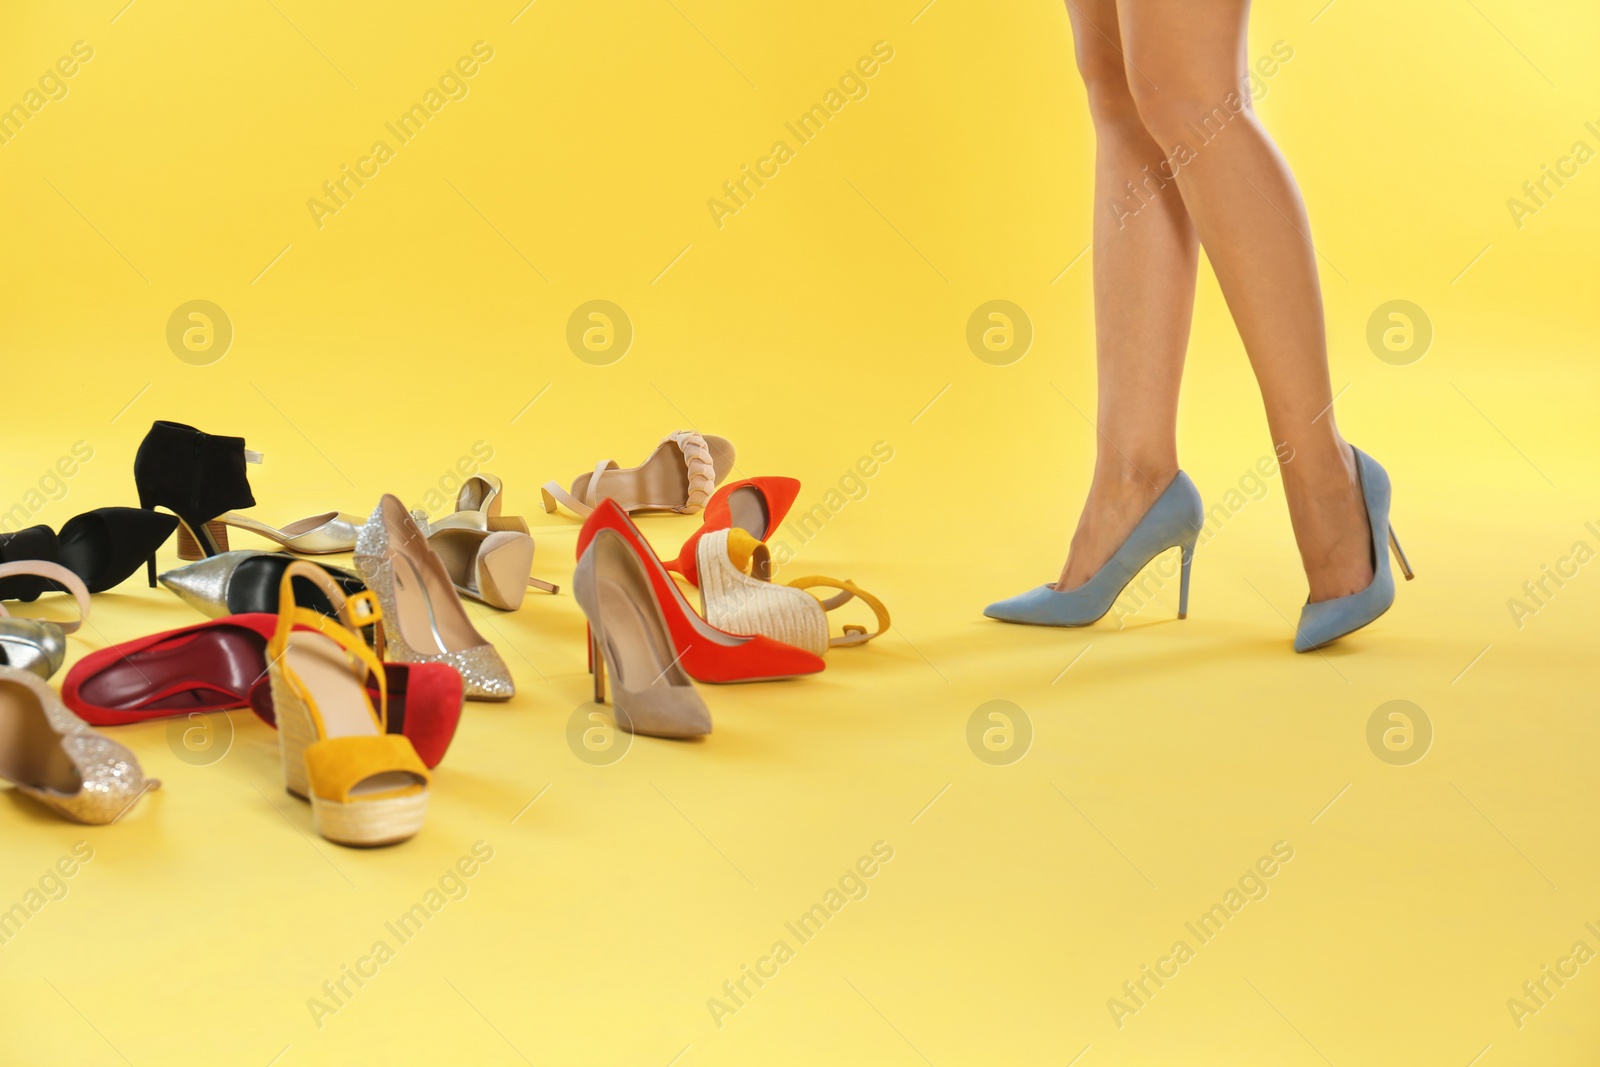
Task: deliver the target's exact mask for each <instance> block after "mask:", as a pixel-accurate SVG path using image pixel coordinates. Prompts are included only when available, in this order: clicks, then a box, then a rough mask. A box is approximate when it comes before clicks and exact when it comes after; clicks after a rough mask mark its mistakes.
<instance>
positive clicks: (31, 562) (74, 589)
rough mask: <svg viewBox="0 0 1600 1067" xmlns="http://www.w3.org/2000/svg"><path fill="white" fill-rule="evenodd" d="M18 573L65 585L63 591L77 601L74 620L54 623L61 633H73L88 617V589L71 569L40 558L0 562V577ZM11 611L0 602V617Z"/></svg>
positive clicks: (8, 576)
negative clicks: (76, 617) (76, 615)
mask: <svg viewBox="0 0 1600 1067" xmlns="http://www.w3.org/2000/svg"><path fill="white" fill-rule="evenodd" d="M18 574H29V575H32V576H34V577H36V578H48V579H50V580H51V581H52V582H55V583H57V584H58V585H61V586H64V587H65V590H64V591H65V592H68V593H71V594H72V598H73V599H74V600H76V601H77V602H78V619H77V621H76V622H62V623H57V624H56V625H58V626H60V627H61V632H62V633H68V634H70V633H75V632H76V631H77V629H78V627H80V626H82V625H83V624H84V622H85V621H87V620H88V618H89V590H88V588H87V587H86V586H85V585H84V584H83V579H82V578H79V577H78V576H77V575H76V574H74V573H73V572H72V571H69V570H67V568H65V567H63V566H61V564H59V563H50V562H48V561H47V560H42V559H19V560H17V561H15V562H13V563H0V578H10V577H12V576H14V575H18ZM10 614H11V613H10V612H9V611H7V610H6V608H5V605H4V604H3V603H0V617H5V616H8V615H10Z"/></svg>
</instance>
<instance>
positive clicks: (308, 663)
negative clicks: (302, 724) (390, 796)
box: [283, 630, 417, 797]
mask: <svg viewBox="0 0 1600 1067" xmlns="http://www.w3.org/2000/svg"><path fill="white" fill-rule="evenodd" d="M283 658H284V666H285V667H286V668H287V669H288V670H290V671H292V672H293V673H294V675H295V677H296V678H297V679H298V680H299V682H300V686H301V688H302V689H303V690H304V691H305V692H307V693H309V694H311V699H312V700H314V701H315V702H316V705H317V713H318V714H319V715H321V716H322V736H323V737H324V738H330V737H363V736H365V737H375V736H377V734H378V732H379V731H378V722H377V719H376V718H375V717H374V716H373V714H372V707H373V706H372V703H371V701H369V700H368V698H367V687H366V685H365V684H364V683H363V682H362V680H361V679H360V678H359V677H358V676H357V675H356V674H355V672H354V671H353V670H352V669H351V667H350V661H349V660H348V659H346V658H345V654H344V650H343V649H341V648H340V647H339V646H338V645H336V644H334V643H333V642H332V641H330V640H328V638H326V637H323V636H322V635H321V634H319V633H316V632H314V631H311V630H296V631H295V632H293V633H291V634H290V635H289V647H288V648H287V649H285V650H284V654H283ZM416 784H417V781H416V779H415V778H414V777H412V776H411V775H410V774H408V773H407V772H405V771H386V772H384V773H382V774H374V775H372V776H371V777H368V778H365V779H363V780H362V781H360V782H359V783H357V784H356V785H355V786H354V787H352V788H351V790H350V795H351V796H352V797H356V796H362V795H366V794H371V793H384V792H388V791H391V790H395V789H404V788H406V787H407V786H411V785H416Z"/></svg>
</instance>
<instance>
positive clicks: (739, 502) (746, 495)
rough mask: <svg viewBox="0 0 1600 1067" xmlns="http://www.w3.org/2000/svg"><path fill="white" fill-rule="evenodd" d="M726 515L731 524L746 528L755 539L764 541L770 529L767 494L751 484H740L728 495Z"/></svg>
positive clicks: (742, 528)
mask: <svg viewBox="0 0 1600 1067" xmlns="http://www.w3.org/2000/svg"><path fill="white" fill-rule="evenodd" d="M728 515H729V516H730V518H731V519H732V522H733V525H734V526H737V527H738V528H739V529H741V530H746V531H748V532H749V533H750V535H751V536H752V537H754V538H755V539H756V540H757V541H765V540H766V539H767V535H768V534H769V533H771V532H772V531H770V530H768V529H767V523H768V522H770V521H771V519H770V517H769V516H768V514H767V495H766V494H765V493H763V492H762V491H761V490H759V489H757V488H756V487H755V486H753V485H746V486H741V487H740V488H738V489H735V490H734V491H733V492H732V493H730V494H729V495H728Z"/></svg>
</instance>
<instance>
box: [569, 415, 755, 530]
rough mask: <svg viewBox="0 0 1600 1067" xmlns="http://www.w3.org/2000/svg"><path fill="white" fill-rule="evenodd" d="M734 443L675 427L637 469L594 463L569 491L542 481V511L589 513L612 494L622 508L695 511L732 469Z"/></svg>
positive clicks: (609, 463)
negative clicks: (559, 508)
mask: <svg viewBox="0 0 1600 1067" xmlns="http://www.w3.org/2000/svg"><path fill="white" fill-rule="evenodd" d="M733 457H734V450H733V442H732V441H729V440H728V439H727V438H726V437H715V436H712V435H710V434H706V435H701V434H698V433H696V432H695V431H693V430H679V431H678V432H677V433H675V434H672V435H670V436H668V437H664V438H662V440H661V443H660V444H659V445H657V446H656V450H655V451H654V452H652V453H650V458H648V459H646V460H645V461H644V462H643V463H641V464H639V465H638V466H637V467H629V468H627V469H622V468H621V467H619V466H618V465H617V461H616V460H614V459H607V460H602V461H601V462H600V463H598V464H596V466H595V468H594V471H593V473H589V474H580V475H578V477H577V478H576V479H575V480H574V481H573V483H572V491H571V492H570V493H569V492H568V491H566V490H565V489H562V488H561V485H560V483H559V482H546V483H545V485H544V489H543V490H542V492H543V494H544V509H545V510H546V511H548V512H550V514H552V515H554V514H555V512H556V507H557V505H558V504H559V505H565V506H566V507H567V509H568V510H570V511H572V512H574V513H576V514H578V515H581V516H585V517H587V516H588V514H589V513H590V512H591V511H593V510H594V508H595V505H596V504H598V503H600V501H602V500H605V499H606V498H608V497H609V498H610V499H612V500H615V501H616V502H617V505H618V506H619V507H621V508H622V510H623V511H626V512H628V513H629V514H632V513H633V512H636V511H675V512H677V513H678V514H680V515H693V514H695V513H696V512H698V511H699V510H700V509H701V508H703V507H705V506H706V501H708V500H710V499H711V493H712V491H713V490H715V489H716V487H717V486H718V485H719V484H720V483H721V482H722V480H723V479H724V478H726V477H727V476H728V472H729V471H731V470H732V469H733Z"/></svg>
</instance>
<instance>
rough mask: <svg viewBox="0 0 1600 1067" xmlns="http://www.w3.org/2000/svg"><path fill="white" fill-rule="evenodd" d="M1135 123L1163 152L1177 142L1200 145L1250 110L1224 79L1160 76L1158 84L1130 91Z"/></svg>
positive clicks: (1243, 97) (1247, 101) (1236, 89)
mask: <svg viewBox="0 0 1600 1067" xmlns="http://www.w3.org/2000/svg"><path fill="white" fill-rule="evenodd" d="M1132 96H1133V101H1134V106H1135V107H1136V108H1137V110H1138V113H1139V120H1140V121H1141V122H1143V123H1144V126H1145V128H1146V129H1148V130H1149V131H1150V135H1151V136H1152V137H1154V138H1155V139H1156V142H1157V143H1158V144H1160V145H1161V146H1162V148H1164V149H1166V150H1167V151H1169V152H1170V151H1172V149H1173V146H1174V145H1176V144H1178V143H1179V142H1192V141H1194V140H1196V139H1198V140H1200V141H1202V142H1204V141H1209V140H1211V139H1212V138H1214V137H1216V136H1218V135H1219V134H1221V133H1222V132H1223V131H1224V130H1226V129H1227V127H1228V126H1229V125H1230V124H1231V123H1233V122H1234V121H1235V120H1236V119H1238V118H1239V116H1240V115H1242V114H1244V113H1245V112H1247V111H1248V110H1249V109H1250V99H1249V95H1248V94H1247V93H1245V92H1243V91H1242V90H1241V89H1240V88H1239V87H1238V86H1236V85H1233V84H1232V83H1231V82H1229V81H1227V80H1222V81H1218V80H1216V79H1198V78H1197V79H1185V78H1183V77H1178V76H1174V75H1173V74H1172V73H1170V72H1165V73H1163V75H1162V77H1161V83H1160V85H1159V87H1158V86H1156V85H1154V84H1149V85H1144V86H1138V85H1135V86H1134V87H1133V89H1132Z"/></svg>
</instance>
